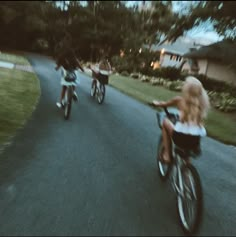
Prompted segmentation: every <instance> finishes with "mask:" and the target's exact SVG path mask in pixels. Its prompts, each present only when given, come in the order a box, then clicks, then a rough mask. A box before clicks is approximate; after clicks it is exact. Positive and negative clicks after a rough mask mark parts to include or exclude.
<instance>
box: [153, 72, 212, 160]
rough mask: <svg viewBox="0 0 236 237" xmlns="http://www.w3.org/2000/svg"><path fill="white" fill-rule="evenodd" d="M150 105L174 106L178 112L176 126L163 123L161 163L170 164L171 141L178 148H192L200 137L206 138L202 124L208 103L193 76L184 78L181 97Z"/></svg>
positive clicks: (201, 87) (205, 95)
mask: <svg viewBox="0 0 236 237" xmlns="http://www.w3.org/2000/svg"><path fill="white" fill-rule="evenodd" d="M152 104H153V105H154V106H156V107H168V106H174V107H177V108H178V110H179V121H177V122H176V124H173V123H172V122H171V121H170V120H169V119H168V118H165V119H164V121H163V126H162V134H163V135H162V136H163V143H164V154H163V157H162V160H163V162H166V163H169V162H171V150H172V148H171V144H172V143H171V139H173V141H174V143H175V144H176V145H178V146H180V147H186V146H187V147H189V148H192V147H194V146H195V145H199V144H198V142H199V141H200V140H199V138H200V137H201V136H206V129H205V127H204V126H203V122H204V119H205V118H206V116H207V111H208V109H209V107H210V103H209V98H208V95H207V93H206V91H205V89H204V88H203V86H202V83H201V82H200V81H199V80H198V79H197V78H195V77H193V76H188V77H187V78H186V80H185V82H184V85H183V88H182V96H176V97H174V98H172V99H170V100H169V101H166V102H164V101H157V100H153V102H152ZM187 147H186V148H187Z"/></svg>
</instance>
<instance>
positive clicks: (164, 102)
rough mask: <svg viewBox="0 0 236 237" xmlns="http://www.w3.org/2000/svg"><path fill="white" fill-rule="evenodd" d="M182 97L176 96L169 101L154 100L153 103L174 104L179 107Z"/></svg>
mask: <svg viewBox="0 0 236 237" xmlns="http://www.w3.org/2000/svg"><path fill="white" fill-rule="evenodd" d="M181 99H182V97H181V96H176V97H174V98H172V99H170V100H168V101H157V100H153V102H152V103H153V105H154V106H156V107H169V106H174V107H178V105H179V102H180V101H181Z"/></svg>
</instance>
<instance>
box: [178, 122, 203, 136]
mask: <svg viewBox="0 0 236 237" xmlns="http://www.w3.org/2000/svg"><path fill="white" fill-rule="evenodd" d="M174 130H175V131H176V132H180V133H184V134H188V135H193V136H201V137H204V136H206V129H205V128H204V127H203V126H198V125H195V124H191V123H181V122H179V121H178V122H177V123H176V124H175V126H174Z"/></svg>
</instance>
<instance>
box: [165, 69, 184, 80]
mask: <svg viewBox="0 0 236 237" xmlns="http://www.w3.org/2000/svg"><path fill="white" fill-rule="evenodd" d="M161 76H162V77H164V78H167V79H169V80H171V81H175V80H177V79H179V78H180V76H181V71H180V69H178V68H175V67H163V68H161Z"/></svg>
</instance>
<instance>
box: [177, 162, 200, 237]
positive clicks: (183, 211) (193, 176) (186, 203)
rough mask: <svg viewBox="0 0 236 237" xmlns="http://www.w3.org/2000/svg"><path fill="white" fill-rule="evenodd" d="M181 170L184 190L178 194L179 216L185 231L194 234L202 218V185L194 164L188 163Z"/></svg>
mask: <svg viewBox="0 0 236 237" xmlns="http://www.w3.org/2000/svg"><path fill="white" fill-rule="evenodd" d="M181 172H182V180H183V190H182V193H178V195H177V210H178V217H179V221H180V224H181V227H182V229H183V231H184V232H185V233H186V234H188V235H192V234H194V233H195V232H196V231H197V230H198V228H199V225H200V222H201V219H202V210H203V197H202V186H201V181H200V177H199V174H198V172H197V170H196V169H195V167H194V166H192V165H191V164H187V165H185V166H183V168H182V171H181Z"/></svg>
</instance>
